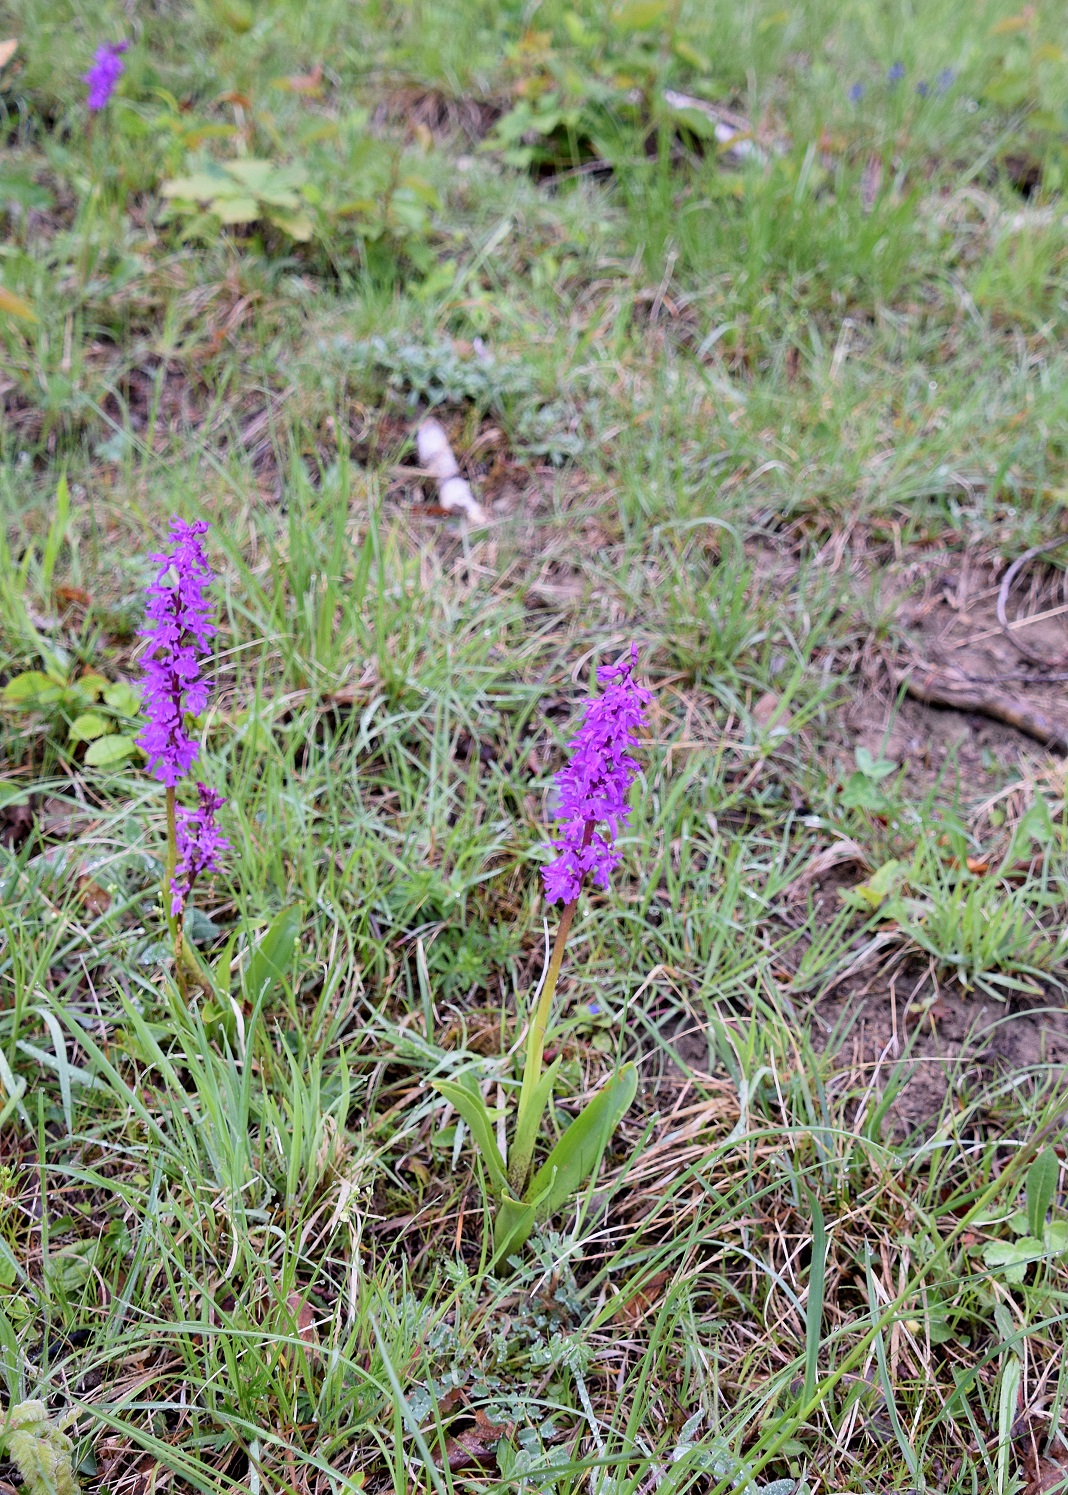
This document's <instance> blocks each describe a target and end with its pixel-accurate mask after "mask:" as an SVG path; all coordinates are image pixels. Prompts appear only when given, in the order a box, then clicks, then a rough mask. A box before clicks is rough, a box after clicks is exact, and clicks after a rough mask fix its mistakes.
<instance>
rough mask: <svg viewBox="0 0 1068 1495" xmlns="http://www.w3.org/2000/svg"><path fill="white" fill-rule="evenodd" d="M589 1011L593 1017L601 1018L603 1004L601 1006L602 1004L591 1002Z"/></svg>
mask: <svg viewBox="0 0 1068 1495" xmlns="http://www.w3.org/2000/svg"><path fill="white" fill-rule="evenodd" d="M587 1010H588V1011H589V1014H590V1016H591V1017H600V1015H601V1004H600V1002H591V1003H590V1004H589V1007H588V1009H587Z"/></svg>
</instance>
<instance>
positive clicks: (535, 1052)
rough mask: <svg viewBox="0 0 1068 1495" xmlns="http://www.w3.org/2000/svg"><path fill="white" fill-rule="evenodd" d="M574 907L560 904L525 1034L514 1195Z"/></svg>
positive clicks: (528, 1147) (522, 1180)
mask: <svg viewBox="0 0 1068 1495" xmlns="http://www.w3.org/2000/svg"><path fill="white" fill-rule="evenodd" d="M577 907H578V899H577V898H576V899H575V901H574V903H567V904H565V905H564V910H563V913H562V914H561V915H560V924H559V927H558V928H557V931H556V942H555V944H554V945H553V949H552V954H551V955H550V957H549V969H548V970H547V971H546V972H545V981H544V983H543V985H542V988H541V996H540V997H539V998H538V1005H537V1008H536V1009H535V1011H534V1016H533V1018H532V1019H531V1023H530V1028H529V1031H528V1032H527V1057H526V1063H525V1065H524V1066H523V1088H522V1089H521V1090H520V1092H519V1114H518V1116H517V1117H516V1124H515V1138H514V1140H513V1143H512V1155H511V1160H510V1167H509V1170H508V1171H509V1176H510V1178H511V1180H512V1184H513V1186H514V1188H515V1190H516V1193H517V1194H520V1195H521V1194H522V1191H523V1190H524V1189H525V1188H526V1183H527V1175H528V1174H529V1172H530V1160H531V1158H532V1157H533V1156H534V1138H535V1133H536V1131H537V1126H538V1122H539V1121H540V1119H541V1118H540V1117H537V1116H535V1117H531V1116H530V1115H529V1112H530V1108H531V1103H532V1100H533V1096H534V1092H535V1090H536V1089H537V1088H538V1081H539V1080H540V1079H541V1065H542V1056H543V1054H544V1052H545V1032H546V1029H547V1028H548V1026H549V1013H550V1012H551V1010H552V1005H553V997H554V996H555V995H556V983H557V981H558V980H559V978H560V967H561V965H562V964H563V959H564V946H565V945H566V944H567V937H568V935H569V934H570V932H571V921H572V919H574V917H575V909H576V908H577Z"/></svg>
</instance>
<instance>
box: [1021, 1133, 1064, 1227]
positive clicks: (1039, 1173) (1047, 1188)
mask: <svg viewBox="0 0 1068 1495" xmlns="http://www.w3.org/2000/svg"><path fill="white" fill-rule="evenodd" d="M1059 1174H1060V1164H1059V1162H1058V1161H1057V1154H1056V1153H1055V1152H1054V1151H1053V1148H1052V1147H1047V1148H1046V1149H1045V1151H1044V1152H1040V1153H1039V1155H1038V1157H1037V1158H1036V1159H1035V1160H1034V1162H1033V1163H1032V1164H1031V1166H1030V1168H1028V1170H1027V1183H1026V1186H1025V1189H1026V1194H1027V1233H1028V1235H1030V1236H1037V1237H1038V1238H1039V1239H1041V1237H1042V1232H1043V1230H1044V1228H1045V1224H1046V1212H1047V1211H1048V1209H1049V1207H1050V1205H1051V1204H1052V1203H1053V1196H1054V1194H1055V1193H1056V1192H1057V1178H1058V1176H1059Z"/></svg>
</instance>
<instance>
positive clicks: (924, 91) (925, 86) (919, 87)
mask: <svg viewBox="0 0 1068 1495" xmlns="http://www.w3.org/2000/svg"><path fill="white" fill-rule="evenodd" d="M916 92H917V93H918V94H919V96H920V98H921V99H925V98H926V97H927V95H928V94H929V93H930V92H931V85H930V84H929V83H924V81H923V79H922V78H921V79H920V81H919V83H917V84H916Z"/></svg>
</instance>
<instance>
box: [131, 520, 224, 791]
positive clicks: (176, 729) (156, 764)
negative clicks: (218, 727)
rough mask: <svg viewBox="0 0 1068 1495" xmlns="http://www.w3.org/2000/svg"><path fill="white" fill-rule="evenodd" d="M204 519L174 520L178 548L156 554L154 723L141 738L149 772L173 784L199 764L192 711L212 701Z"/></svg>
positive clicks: (151, 672)
mask: <svg viewBox="0 0 1068 1495" xmlns="http://www.w3.org/2000/svg"><path fill="white" fill-rule="evenodd" d="M207 529H208V526H207V525H206V524H205V523H204V522H203V520H198V521H197V522H196V523H195V524H186V522H185V521H184V520H183V519H178V518H177V517H175V518H173V519H172V520H171V539H172V541H173V542H174V550H173V551H171V552H170V553H169V554H164V555H152V556H150V558H149V559H150V560H152V561H154V562H155V564H156V565H157V566H158V567H159V571H158V573H157V575H156V580H155V581H154V582H153V583H152V585H151V586H150V587H149V588H148V603H147V605H146V608H145V626H144V628H143V629H142V630H141V637H142V638H145V639H148V640H149V641H150V643H151V646H152V652H151V654H150V656H149V658H148V659H146V660H145V681H144V701H145V708H146V713H147V715H148V723H147V725H146V727H145V729H144V731H143V732H142V733H141V735H140V737H139V738H138V739H137V743H138V746H139V747H141V748H143V749H144V751H145V752H146V753H147V755H148V770H149V772H150V773H151V774H154V775H155V777H156V778H157V779H159V781H160V783H161V784H167V785H168V786H170V785H174V784H177V783H178V781H179V779H183V778H184V777H185V776H186V774H187V773H188V772H189V770H190V768H191V767H192V766H193V760H194V759H195V758H196V755H197V744H196V743H195V742H194V741H193V739H192V738H191V737H190V736H188V734H187V733H186V730H185V718H186V715H187V714H188V715H191V716H198V715H199V714H200V712H202V711H203V710H204V707H205V706H206V705H207V704H208V687H207V685H206V683H205V682H204V681H203V680H202V679H201V677H200V667H201V665H202V663H203V658H202V655H203V652H204V650H205V649H206V648H207V646H208V640H209V639H210V638H211V637H212V635H213V634H214V632H215V625H214V624H213V623H212V622H211V620H210V618H209V617H208V605H209V604H208V602H207V599H206V598H205V596H204V592H205V588H207V587H208V586H210V585H211V582H212V581H213V579H214V578H213V576H212V570H211V567H210V566H209V565H208V561H207V557H206V556H205V554H204V549H203V546H202V545H201V543H200V536H201V535H203V534H206V533H207Z"/></svg>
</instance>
